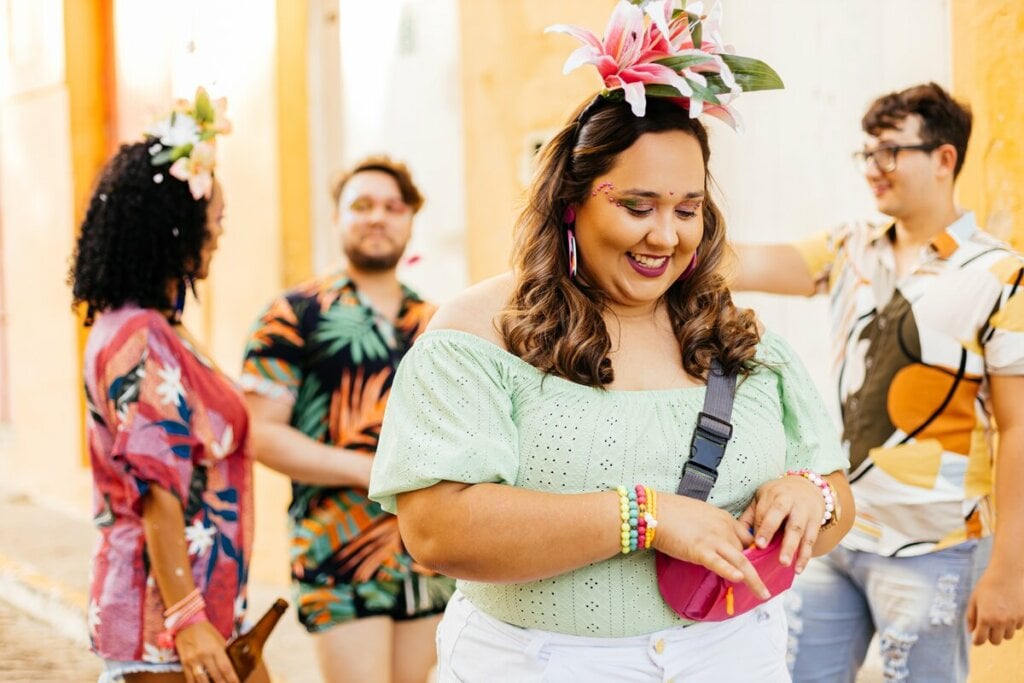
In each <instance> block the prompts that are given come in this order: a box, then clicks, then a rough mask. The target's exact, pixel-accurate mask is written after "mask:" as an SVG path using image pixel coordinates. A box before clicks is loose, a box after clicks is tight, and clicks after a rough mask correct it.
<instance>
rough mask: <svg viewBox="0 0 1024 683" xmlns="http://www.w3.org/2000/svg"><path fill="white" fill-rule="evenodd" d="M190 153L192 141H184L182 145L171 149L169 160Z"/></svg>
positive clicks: (174, 159)
mask: <svg viewBox="0 0 1024 683" xmlns="http://www.w3.org/2000/svg"><path fill="white" fill-rule="evenodd" d="M191 153H192V143H191V142H186V143H185V144H184V145H178V146H177V147H175V148H174V149H172V150H171V159H170V160H171V161H177V160H178V159H180V158H182V157H187V156H188V155H189V154H191Z"/></svg>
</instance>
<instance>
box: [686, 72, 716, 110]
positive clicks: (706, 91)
mask: <svg viewBox="0 0 1024 683" xmlns="http://www.w3.org/2000/svg"><path fill="white" fill-rule="evenodd" d="M686 82H687V83H689V84H690V87H691V88H693V97H695V98H696V99H698V100H704V101H705V102H707V103H708V104H721V103H722V102H721V101H720V100H719V99H718V98H717V97H716V95H717V94H718V93H717V92H715V90H714V89H713V88H711V87H709V86H706V85H701V84H700V83H694V82H693V81H691V80H690V79H689V78H687V79H686Z"/></svg>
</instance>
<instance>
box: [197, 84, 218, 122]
mask: <svg viewBox="0 0 1024 683" xmlns="http://www.w3.org/2000/svg"><path fill="white" fill-rule="evenodd" d="M195 117H196V121H197V122H199V123H213V119H214V118H215V117H216V113H215V112H214V111H213V104H212V103H211V102H210V95H209V93H207V92H206V88H202V87H200V88H196V111H195Z"/></svg>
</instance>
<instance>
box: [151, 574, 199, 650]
mask: <svg viewBox="0 0 1024 683" xmlns="http://www.w3.org/2000/svg"><path fill="white" fill-rule="evenodd" d="M164 617H165V618H164V630H163V631H161V632H160V633H158V634H157V645H159V646H160V647H161V648H164V649H170V648H173V647H174V638H175V637H176V636H177V635H178V633H179V632H180V631H182V630H184V629H185V628H187V627H189V626H192V625H193V624H198V623H199V622H201V621H207V617H206V601H205V600H203V596H202V594H201V593H200V592H199V589H198V588H197V589H196V590H194V591H192V592H191V593H189V594H188V595H186V596H185V597H184V598H182V599H181V600H179V601H178V602H177V603H175V604H174V605H172V606H171V608H169V609H167V610H165V611H164Z"/></svg>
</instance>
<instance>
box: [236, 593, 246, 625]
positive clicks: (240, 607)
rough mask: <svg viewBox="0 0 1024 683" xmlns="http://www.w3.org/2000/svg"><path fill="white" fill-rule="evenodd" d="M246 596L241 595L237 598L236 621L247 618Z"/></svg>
mask: <svg viewBox="0 0 1024 683" xmlns="http://www.w3.org/2000/svg"><path fill="white" fill-rule="evenodd" d="M245 603H246V600H245V595H244V594H243V595H239V596H238V597H237V598H235V621H238V620H239V619H241V618H242V617H244V616H245V607H246V605H245Z"/></svg>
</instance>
